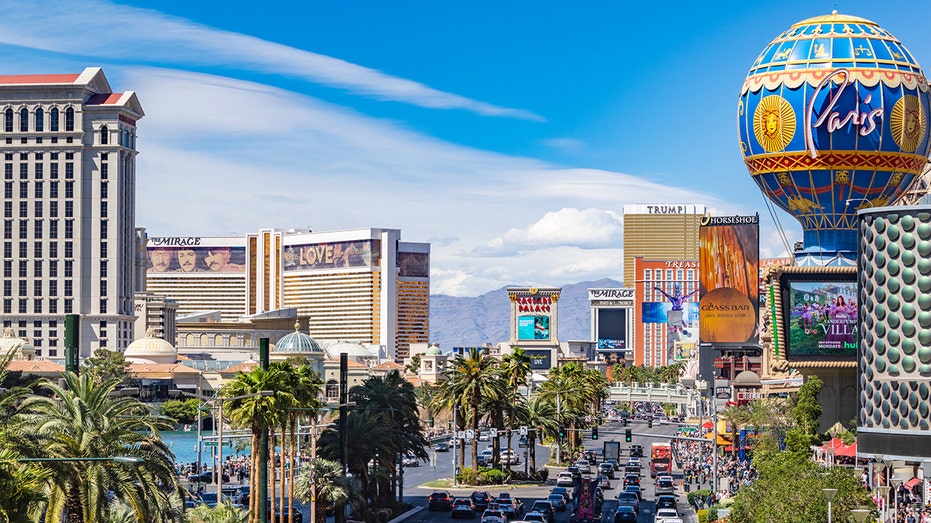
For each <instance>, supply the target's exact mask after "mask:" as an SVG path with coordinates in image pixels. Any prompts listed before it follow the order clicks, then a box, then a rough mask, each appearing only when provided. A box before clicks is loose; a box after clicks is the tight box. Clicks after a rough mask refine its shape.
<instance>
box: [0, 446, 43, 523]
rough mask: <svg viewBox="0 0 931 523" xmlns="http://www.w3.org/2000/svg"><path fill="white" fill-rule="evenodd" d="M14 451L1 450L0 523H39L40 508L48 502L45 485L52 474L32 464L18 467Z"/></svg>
mask: <svg viewBox="0 0 931 523" xmlns="http://www.w3.org/2000/svg"><path fill="white" fill-rule="evenodd" d="M19 457H20V456H18V455H16V453H14V452H13V450H12V449H11V448H3V449H2V450H0V492H2V493H3V496H0V521H5V522H9V523H27V522H31V521H38V519H39V518H40V516H41V510H40V504H41V503H42V502H44V501H45V500H46V499H47V498H46V496H45V494H44V490H45V485H46V483H47V482H48V480H49V479H50V477H51V472H50V471H48V470H46V469H42V468H40V467H38V466H35V465H33V464H27V463H17V462H16V459H17V458H19Z"/></svg>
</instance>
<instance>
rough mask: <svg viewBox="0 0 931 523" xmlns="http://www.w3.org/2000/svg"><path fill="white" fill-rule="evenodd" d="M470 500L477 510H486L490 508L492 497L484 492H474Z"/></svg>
mask: <svg viewBox="0 0 931 523" xmlns="http://www.w3.org/2000/svg"><path fill="white" fill-rule="evenodd" d="M469 499H470V500H472V503H473V504H475V510H485V509H486V508H488V504H489V503H491V496H490V495H489V494H488V492H486V491H484V490H476V491H473V492H472V494H470V495H469Z"/></svg>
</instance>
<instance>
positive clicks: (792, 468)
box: [729, 440, 871, 523]
mask: <svg viewBox="0 0 931 523" xmlns="http://www.w3.org/2000/svg"><path fill="white" fill-rule="evenodd" d="M753 466H754V467H755V468H756V469H757V471H758V473H759V478H758V479H756V480H755V481H754V482H753V483H751V484H750V485H746V486H742V487H741V488H740V490H738V491H737V495H736V496H735V497H734V502H733V504H732V505H731V512H730V516H729V521H731V522H732V523H750V522H756V521H766V522H771V523H795V522H798V523H803V522H809V521H827V511H828V510H827V509H828V506H827V500H825V498H824V496H823V495H822V491H821V489H823V488H836V489H837V496H836V497H835V498H834V501H833V502H832V512H833V520H834V521H850V517H851V512H850V511H851V510H852V509H855V508H857V507H861V506H867V505H870V504H871V502H870V494H869V491H867V490H866V489H865V488H864V487H863V486H861V485H860V482H859V478H858V477H856V475H855V474H854V472H853V471H852V470H851V469H847V468H844V467H834V468H830V469H822V468H821V467H819V466H818V464H817V463H815V462H813V461H812V460H811V458H810V456H809V455H808V454H802V453H796V452H780V451H779V448H778V446H777V445H776V444H775V442H773V441H771V440H766V441H765V442H763V443H761V444H760V445H759V446H758V447H757V448H756V449H754V456H753Z"/></svg>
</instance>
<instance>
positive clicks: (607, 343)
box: [595, 307, 627, 351]
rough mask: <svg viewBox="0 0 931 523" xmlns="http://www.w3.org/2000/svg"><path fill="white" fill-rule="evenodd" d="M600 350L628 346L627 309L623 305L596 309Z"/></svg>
mask: <svg viewBox="0 0 931 523" xmlns="http://www.w3.org/2000/svg"><path fill="white" fill-rule="evenodd" d="M595 318H596V322H595V326H596V329H597V330H596V336H597V340H598V349H597V350H599V351H605V350H609V351H613V350H618V349H624V348H625V347H626V346H627V309H626V308H621V307H611V308H600V309H596V310H595Z"/></svg>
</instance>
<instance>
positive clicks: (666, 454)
mask: <svg viewBox="0 0 931 523" xmlns="http://www.w3.org/2000/svg"><path fill="white" fill-rule="evenodd" d="M667 474H672V447H671V446H670V445H669V443H654V444H653V446H652V448H651V449H650V477H651V478H655V477H656V476H663V475H667Z"/></svg>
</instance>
